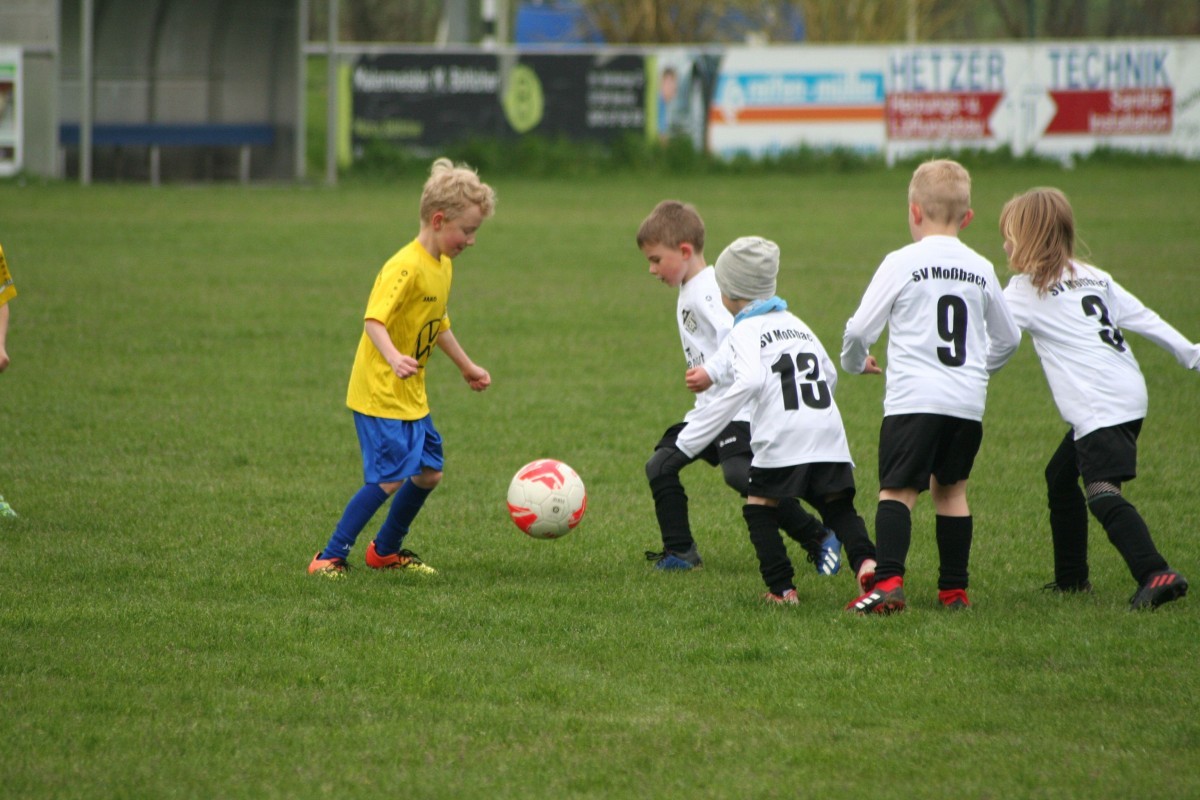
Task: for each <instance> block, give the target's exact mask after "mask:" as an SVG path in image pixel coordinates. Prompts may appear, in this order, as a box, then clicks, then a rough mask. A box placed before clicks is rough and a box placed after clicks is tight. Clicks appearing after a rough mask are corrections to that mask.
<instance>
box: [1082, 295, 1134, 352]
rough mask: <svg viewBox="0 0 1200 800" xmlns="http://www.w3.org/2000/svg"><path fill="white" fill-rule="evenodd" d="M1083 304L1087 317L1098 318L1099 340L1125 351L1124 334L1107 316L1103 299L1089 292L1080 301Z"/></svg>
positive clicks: (1106, 308)
mask: <svg viewBox="0 0 1200 800" xmlns="http://www.w3.org/2000/svg"><path fill="white" fill-rule="evenodd" d="M1081 302H1082V304H1083V313H1084V314H1087V315H1088V316H1089V317H1099V318H1100V341H1102V342H1104V343H1105V344H1106V345H1108V346H1109V347H1111V348H1113V349H1114V350H1119V351H1120V352H1122V353H1124V352H1125V335H1124V334H1123V333H1121V329H1120V328H1118V327H1117V326H1116V325H1113V324H1112V321H1111V320H1109V318H1108V306H1106V305H1104V301H1103V300H1101V299H1100V298H1099V297H1097V296H1096V295H1094V294H1089V295H1087V296H1086V297H1084V298H1083V300H1082V301H1081Z"/></svg>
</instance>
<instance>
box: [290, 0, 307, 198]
mask: <svg viewBox="0 0 1200 800" xmlns="http://www.w3.org/2000/svg"><path fill="white" fill-rule="evenodd" d="M296 15H297V17H298V19H297V20H296V118H295V121H294V122H293V123H292V124H293V126H294V129H295V131H296V133H295V135H294V136H293V137H292V141H293V142H294V143H295V144H294V145H293V147H295V148H296V152H295V153H294V154H293V155H294V158H293V159H292V160H293V164H294V171H295V179H296V180H298V181H302V180H304V176H305V174H306V173H307V172H308V124H307V122H306V117H307V116H308V111H307V109H308V54H307V53H305V52H304V46H305V45H307V44H308V0H299V1H298V2H297V3H296Z"/></svg>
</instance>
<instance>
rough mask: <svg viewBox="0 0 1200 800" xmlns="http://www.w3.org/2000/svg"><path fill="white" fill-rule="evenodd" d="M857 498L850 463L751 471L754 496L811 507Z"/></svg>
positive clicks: (840, 462)
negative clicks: (836, 497)
mask: <svg viewBox="0 0 1200 800" xmlns="http://www.w3.org/2000/svg"><path fill="white" fill-rule="evenodd" d="M843 493H848V494H847V496H849V497H854V468H853V467H852V466H850V463H849V462H848V461H836V462H829V461H823V462H817V463H815V464H797V465H796V466H794V467H755V466H751V467H750V495H751V496H753V497H770V498H773V499H775V500H782V499H784V498H787V497H798V498H800V499H801V500H803V501H805V502H806V503H808V504H809V505H817V504H820V503H824V502H825V498H827V497H829V496H830V495H836V494H843Z"/></svg>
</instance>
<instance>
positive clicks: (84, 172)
mask: <svg viewBox="0 0 1200 800" xmlns="http://www.w3.org/2000/svg"><path fill="white" fill-rule="evenodd" d="M79 28H80V30H79V182H80V183H81V184H83V185H84V186H87V185H89V184H90V183H91V182H92V113H93V112H92V51H93V46H92V45H93V42H92V37H93V35H94V33H95V28H96V9H95V3H94V0H83V2H82V5H81V8H80V14H79Z"/></svg>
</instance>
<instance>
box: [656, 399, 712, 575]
mask: <svg viewBox="0 0 1200 800" xmlns="http://www.w3.org/2000/svg"><path fill="white" fill-rule="evenodd" d="M683 425H684V424H683V423H680V424H678V425H673V426H672V427H670V428H668V429H667V432H666V433H665V434H664V435H663V437H662V439H660V440H659V442H658V444H657V445H656V446H655V449H654V455H652V456H650V460H649V461H647V462H646V479H647V480H648V481H649V483H650V494H651V495H652V496H653V498H654V515H655V517H656V518H657V519H658V529H659V532H660V533H661V535H662V543H663V549H662V551H661V552H655V551H652V550H647V551H646V558H647V559H648V560H650V561H653V562H655V566H656V567H657V568H659V569H667V570H686V569H691V568H693V567H698V566H701V564H702V562H701V559H700V555H699V553H698V552H697V551H696V542H695V540H694V539H693V538H692V527H691V523H690V522H689V519H688V497H687V492H685V491H684V489H683V482H682V481H681V480H680V479H679V473H680V472H681V471H682V470H683V468H684V467H686V466H687V465H688V464H690V463H692V459H690V458H688V457H687V456H686V455H684V453H683V452H682V451H680V450H679V449H678V448H676V447H675V441H676V438H677V437H678V435H679V432H680V431H682V430H683ZM714 460H715V455H714Z"/></svg>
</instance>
